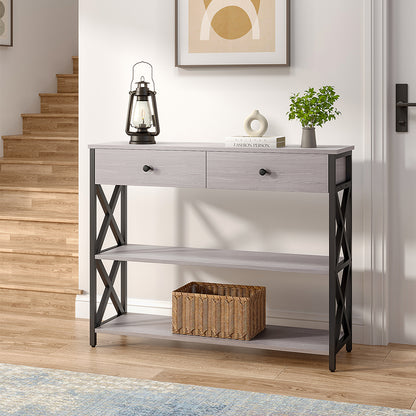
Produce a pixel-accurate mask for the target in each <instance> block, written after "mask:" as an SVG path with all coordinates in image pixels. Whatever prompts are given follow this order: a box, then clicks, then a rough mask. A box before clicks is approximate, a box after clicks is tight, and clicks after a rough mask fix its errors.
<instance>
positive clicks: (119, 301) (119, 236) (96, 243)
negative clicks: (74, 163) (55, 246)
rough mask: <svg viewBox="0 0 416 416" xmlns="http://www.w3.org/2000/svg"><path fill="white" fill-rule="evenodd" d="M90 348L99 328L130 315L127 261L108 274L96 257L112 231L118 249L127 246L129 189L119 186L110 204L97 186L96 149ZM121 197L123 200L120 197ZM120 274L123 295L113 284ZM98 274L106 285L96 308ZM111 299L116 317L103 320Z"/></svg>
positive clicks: (92, 159) (92, 194)
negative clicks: (100, 219) (118, 208)
mask: <svg viewBox="0 0 416 416" xmlns="http://www.w3.org/2000/svg"><path fill="white" fill-rule="evenodd" d="M90 178H91V180H90V345H91V346H92V347H95V346H96V345H97V334H96V328H98V327H99V326H101V325H102V324H104V323H105V322H108V321H110V320H112V319H114V318H116V317H117V316H120V315H123V314H125V313H126V312H127V262H120V261H113V262H112V265H111V269H110V271H109V272H107V270H106V267H105V265H104V263H103V262H102V261H101V260H98V259H96V258H95V256H96V254H99V253H100V252H101V251H102V248H103V244H104V241H105V239H106V236H107V233H108V231H109V230H111V231H112V234H113V236H114V239H115V240H116V243H117V246H121V245H125V244H127V186H125V185H123V186H121V185H116V186H115V187H114V189H113V192H112V195H111V199H110V201H107V198H106V196H105V194H104V190H103V188H102V186H101V185H99V184H96V183H95V150H94V149H91V150H90ZM120 195H121V198H120ZM97 199H98V201H99V202H100V205H101V207H102V209H103V212H104V219H103V222H102V224H101V227H100V231H99V233H98V235H97ZM119 199H120V200H121V221H120V222H121V230H120V228H119V226H118V224H117V222H116V220H115V217H114V212H115V208H116V205H117V203H118V201H119ZM119 270H121V271H120V278H121V293H120V297H119V295H118V294H117V293H116V290H115V287H114V284H115V281H116V278H117V274H118V273H119ZM97 272H98V273H99V275H100V277H101V280H102V282H103V284H104V292H103V295H102V297H101V301H100V304H99V306H98V309H97ZM109 300H111V302H112V303H113V306H114V308H115V310H116V313H117V315H115V316H113V317H111V318H109V319H107V320H106V321H103V318H104V314H105V311H106V308H107V305H108V302H109Z"/></svg>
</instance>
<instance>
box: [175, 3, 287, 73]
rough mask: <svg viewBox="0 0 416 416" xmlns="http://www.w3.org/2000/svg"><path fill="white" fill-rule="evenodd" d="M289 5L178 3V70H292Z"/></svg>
mask: <svg viewBox="0 0 416 416" xmlns="http://www.w3.org/2000/svg"><path fill="white" fill-rule="evenodd" d="M288 52H289V0H176V65H177V66H206V65H288V64H289V53H288Z"/></svg>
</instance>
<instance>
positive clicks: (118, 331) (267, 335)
mask: <svg viewBox="0 0 416 416" xmlns="http://www.w3.org/2000/svg"><path fill="white" fill-rule="evenodd" d="M96 332H99V333H100V332H101V333H106V334H113V335H134V336H140V337H145V338H159V339H167V340H170V341H183V342H199V343H204V344H215V345H226V346H232V347H245V348H257V349H263V350H277V351H290V352H300V353H306V354H318V355H328V331H325V330H322V329H306V328H293V327H287V326H277V325H268V326H267V327H266V329H265V330H264V331H263V332H262V333H260V334H259V335H257V337H255V338H254V339H252V340H251V341H238V340H234V339H223V338H211V337H200V336H192V335H177V334H172V324H171V317H170V316H160V315H148V314H135V313H128V314H126V315H121V316H119V317H117V318H115V319H113V320H112V321H110V322H108V323H106V324H104V325H102V326H100V327H99V328H97V329H96Z"/></svg>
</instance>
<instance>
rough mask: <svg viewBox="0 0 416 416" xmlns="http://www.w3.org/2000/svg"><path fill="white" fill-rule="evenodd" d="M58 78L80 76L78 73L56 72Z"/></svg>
mask: <svg viewBox="0 0 416 416" xmlns="http://www.w3.org/2000/svg"><path fill="white" fill-rule="evenodd" d="M56 76H57V77H58V78H78V74H56Z"/></svg>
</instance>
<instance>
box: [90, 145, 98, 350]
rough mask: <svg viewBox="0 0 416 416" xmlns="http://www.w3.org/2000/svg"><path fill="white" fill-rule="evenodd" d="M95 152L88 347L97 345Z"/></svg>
mask: <svg viewBox="0 0 416 416" xmlns="http://www.w3.org/2000/svg"><path fill="white" fill-rule="evenodd" d="M95 192H96V191H95V150H94V149H91V150H90V345H91V347H95V346H96V345H97V334H96V332H95V328H96V304H97V270H96V268H95V253H96V237H97V199H96V193H95Z"/></svg>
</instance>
